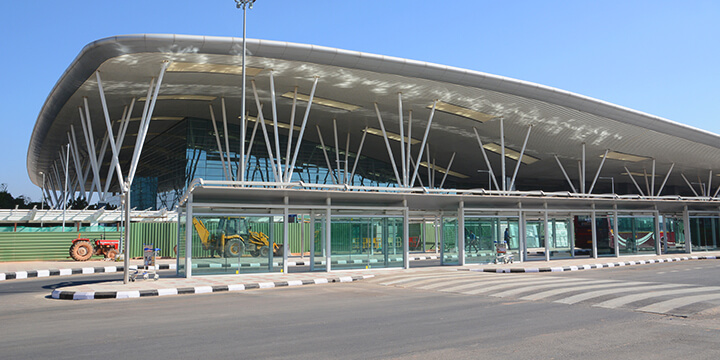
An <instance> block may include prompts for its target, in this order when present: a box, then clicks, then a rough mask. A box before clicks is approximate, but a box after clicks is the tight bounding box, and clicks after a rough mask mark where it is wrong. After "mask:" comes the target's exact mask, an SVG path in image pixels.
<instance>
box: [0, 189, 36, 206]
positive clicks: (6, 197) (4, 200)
mask: <svg viewBox="0 0 720 360" xmlns="http://www.w3.org/2000/svg"><path fill="white" fill-rule="evenodd" d="M16 206H17V207H18V208H19V209H31V208H32V206H30V199H28V198H27V197H25V195H20V196H18V197H17V198H16V197H13V196H12V194H10V193H9V192H8V191H7V184H0V209H14V208H15V207H16Z"/></svg>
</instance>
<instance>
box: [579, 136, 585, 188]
mask: <svg viewBox="0 0 720 360" xmlns="http://www.w3.org/2000/svg"><path fill="white" fill-rule="evenodd" d="M580 181H581V182H580V192H581V193H583V194H585V143H584V142H583V143H582V174H580Z"/></svg>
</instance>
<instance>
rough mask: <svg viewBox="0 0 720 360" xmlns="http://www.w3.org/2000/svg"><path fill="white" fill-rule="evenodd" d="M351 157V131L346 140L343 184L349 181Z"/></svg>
mask: <svg viewBox="0 0 720 360" xmlns="http://www.w3.org/2000/svg"><path fill="white" fill-rule="evenodd" d="M349 157H350V133H347V139H346V140H345V169H344V170H343V184H347V183H348V160H349Z"/></svg>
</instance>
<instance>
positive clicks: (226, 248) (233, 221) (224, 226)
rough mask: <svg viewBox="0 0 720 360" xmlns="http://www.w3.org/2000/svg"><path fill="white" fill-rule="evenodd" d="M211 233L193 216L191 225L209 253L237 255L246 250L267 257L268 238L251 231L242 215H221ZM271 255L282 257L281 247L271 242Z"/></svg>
mask: <svg viewBox="0 0 720 360" xmlns="http://www.w3.org/2000/svg"><path fill="white" fill-rule="evenodd" d="M219 220H220V221H219V222H218V226H217V229H215V231H214V232H213V233H210V230H208V229H207V227H206V226H205V224H203V222H202V221H200V220H199V219H197V218H193V226H195V230H197V232H198V236H200V240H201V241H202V246H203V249H205V250H210V255H211V256H213V257H214V256H215V253H217V254H218V255H220V256H223V257H238V256H242V255H243V254H245V251H248V252H249V253H250V255H252V256H255V257H257V256H260V257H268V255H269V252H270V239H269V238H268V236H267V235H265V234H264V233H262V232H259V231H251V230H250V227H249V226H248V222H247V219H245V218H242V217H222V218H220V219H219ZM272 247H273V256H275V257H282V256H283V247H282V245H280V244H276V243H273V244H272Z"/></svg>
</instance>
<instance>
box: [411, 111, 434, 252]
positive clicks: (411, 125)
mask: <svg viewBox="0 0 720 360" xmlns="http://www.w3.org/2000/svg"><path fill="white" fill-rule="evenodd" d="M411 144H412V110H410V111H408V135H407V159H405V161H406V164H405V169H406V171H407V176H408V179H407V183H406V184H405V186H406V187H409V186H410V159H411V158H412V152H411V151H410V150H412V147H411ZM436 250H437V249H436Z"/></svg>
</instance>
